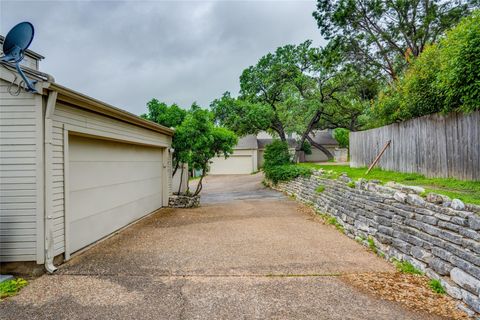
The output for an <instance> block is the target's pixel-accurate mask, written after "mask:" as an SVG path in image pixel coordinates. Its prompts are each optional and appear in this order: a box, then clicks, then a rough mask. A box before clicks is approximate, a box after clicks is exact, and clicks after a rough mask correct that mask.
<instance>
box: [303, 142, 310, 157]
mask: <svg viewBox="0 0 480 320" xmlns="http://www.w3.org/2000/svg"><path fill="white" fill-rule="evenodd" d="M301 150H302V151H303V152H305V154H312V145H311V144H310V143H309V142H308V141H304V142H303V145H302V149H301Z"/></svg>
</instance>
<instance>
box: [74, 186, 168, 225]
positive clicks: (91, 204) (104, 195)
mask: <svg viewBox="0 0 480 320" xmlns="http://www.w3.org/2000/svg"><path fill="white" fill-rule="evenodd" d="M161 183H162V180H161V179H160V178H152V179H149V180H139V181H133V182H127V183H123V184H112V185H106V186H102V187H97V188H94V189H83V190H79V191H73V192H71V193H70V194H71V200H70V207H71V209H70V212H71V215H72V217H75V218H74V219H82V218H84V217H87V216H93V215H95V214H97V213H98V212H102V211H105V210H108V209H109V208H111V206H112V205H113V204H114V205H115V206H117V207H119V206H122V205H127V204H128V203H130V202H137V201H141V199H142V198H144V197H145V196H146V195H151V194H153V193H156V192H157V190H158V186H159V185H161ZM157 198H160V199H159V200H158V201H159V202H161V201H160V200H161V197H160V196H159V195H158V194H157ZM72 220H73V219H72Z"/></svg>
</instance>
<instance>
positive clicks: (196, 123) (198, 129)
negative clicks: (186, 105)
mask: <svg viewBox="0 0 480 320" xmlns="http://www.w3.org/2000/svg"><path fill="white" fill-rule="evenodd" d="M175 139H176V140H178V144H179V145H181V148H182V152H181V153H180V154H179V159H181V160H182V161H185V162H188V164H189V166H190V167H191V168H193V169H197V170H201V172H202V175H201V177H200V180H199V182H198V184H197V188H196V190H195V192H194V193H193V196H196V195H198V194H199V193H200V191H201V190H202V182H203V178H204V177H205V176H206V174H207V172H208V170H209V164H210V160H211V159H212V158H213V157H215V156H219V157H220V156H224V157H225V158H227V157H228V156H229V155H230V154H232V153H233V147H234V146H235V145H236V144H237V142H238V138H237V136H236V135H235V133H233V132H232V131H230V130H228V129H226V128H222V127H216V126H215V125H214V123H213V115H212V114H211V112H210V111H208V110H204V109H201V108H200V107H198V106H197V105H195V104H194V105H193V106H192V108H191V109H190V110H189V112H188V113H187V116H186V117H185V120H184V121H183V122H182V124H181V125H180V126H179V127H178V128H177V130H176V132H175ZM187 193H189V191H188V190H187Z"/></svg>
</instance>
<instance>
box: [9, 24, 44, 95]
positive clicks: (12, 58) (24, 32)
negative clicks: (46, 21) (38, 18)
mask: <svg viewBox="0 0 480 320" xmlns="http://www.w3.org/2000/svg"><path fill="white" fill-rule="evenodd" d="M34 34H35V29H34V28H33V25H32V24H31V23H30V22H21V23H19V24H17V25H16V26H15V27H13V28H12V29H11V30H10V31H9V32H8V33H7V36H6V37H5V40H4V42H3V54H4V56H3V57H1V58H0V60H1V61H4V62H9V63H15V68H16V69H17V72H18V73H19V74H20V76H21V77H22V79H23V82H25V85H26V86H27V89H26V90H27V91H28V92H37V90H35V83H36V81H32V80H29V79H27V77H26V76H25V74H24V73H23V70H22V68H20V61H22V60H23V58H24V56H25V50H27V48H28V47H29V46H30V43H32V40H33V36H34Z"/></svg>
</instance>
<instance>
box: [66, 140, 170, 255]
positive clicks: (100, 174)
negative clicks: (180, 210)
mask: <svg viewBox="0 0 480 320" xmlns="http://www.w3.org/2000/svg"><path fill="white" fill-rule="evenodd" d="M69 162H70V163H69V166H70V167H69V181H70V182H69V188H70V198H69V211H68V215H69V221H70V229H69V234H70V235H69V241H70V251H71V252H75V251H77V250H79V249H81V248H83V247H85V246H87V245H89V244H91V243H93V242H95V241H97V240H99V239H101V238H103V237H105V236H107V235H109V234H110V233H112V232H114V231H115V230H118V229H120V228H121V227H123V226H125V225H127V224H128V223H130V222H132V221H134V220H136V219H138V218H141V217H142V216H144V215H146V214H148V213H150V212H152V211H154V210H156V209H158V208H160V207H161V206H162V149H161V148H153V147H145V146H139V145H133V144H127V143H119V142H113V141H107V140H98V139H92V138H85V137H79V136H70V137H69Z"/></svg>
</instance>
